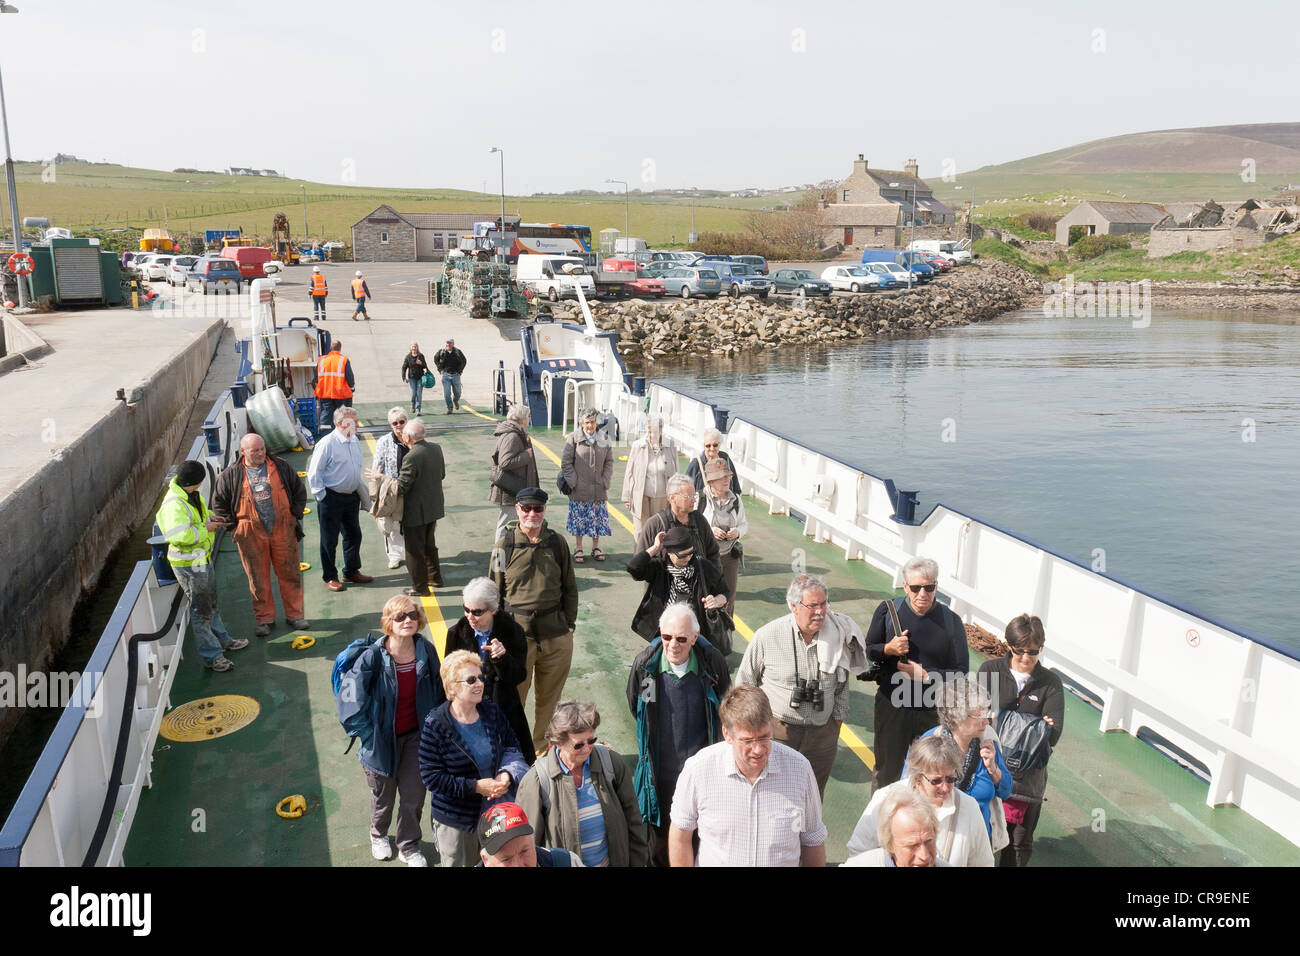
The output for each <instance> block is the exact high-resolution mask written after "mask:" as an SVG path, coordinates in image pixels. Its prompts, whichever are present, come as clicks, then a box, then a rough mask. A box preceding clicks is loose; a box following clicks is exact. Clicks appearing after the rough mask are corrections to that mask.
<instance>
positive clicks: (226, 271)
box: [185, 256, 243, 295]
mask: <svg viewBox="0 0 1300 956" xmlns="http://www.w3.org/2000/svg"><path fill="white" fill-rule="evenodd" d="M242 284H243V276H242V275H240V272H239V265H238V263H236V262H235V260H233V259H220V258H208V257H206V256H205V257H204V258H202V259H199V260H197V261H196V262H195V263H194V265H193V267H191V269H190V271H189V272H187V273H186V274H185V288H186V290H187V291H192V292H202V293H203V294H204V295H207V294H208V293H209V292H212V293H217V292H224V293H226V294H230V293H232V292H233V293H238V292H239V289H240V286H241V285H242Z"/></svg>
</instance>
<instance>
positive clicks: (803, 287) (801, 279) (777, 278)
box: [772, 269, 834, 296]
mask: <svg viewBox="0 0 1300 956" xmlns="http://www.w3.org/2000/svg"><path fill="white" fill-rule="evenodd" d="M833 289H834V287H833V286H832V285H831V284H830V283H829V282H827V281H825V280H824V279H819V278H818V277H817V274H816V273H815V272H813V271H812V270H811V269H778V270H777V271H776V274H775V275H773V276H772V291H773V292H789V293H792V294H794V295H824V296H829V295H830V294H831V292H832V291H833Z"/></svg>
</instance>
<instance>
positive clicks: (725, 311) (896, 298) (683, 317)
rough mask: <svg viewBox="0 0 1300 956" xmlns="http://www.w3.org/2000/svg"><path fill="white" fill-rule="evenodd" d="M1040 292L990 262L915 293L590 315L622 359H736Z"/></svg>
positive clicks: (1025, 278) (902, 328) (972, 316)
mask: <svg viewBox="0 0 1300 956" xmlns="http://www.w3.org/2000/svg"><path fill="white" fill-rule="evenodd" d="M1041 295H1042V283H1041V282H1039V281H1038V280H1037V279H1035V278H1034V277H1033V276H1031V275H1029V273H1027V272H1024V271H1023V270H1021V269H1018V268H1016V267H1015V266H1011V265H1007V264H1006V263H1003V262H998V261H996V260H988V261H981V262H978V263H975V264H973V265H970V266H963V267H962V268H960V269H958V270H956V271H955V272H951V273H949V274H947V275H944V276H940V277H939V278H938V279H936V280H935V281H934V282H933V283H932V284H930V285H929V286H927V287H925V288H923V289H915V290H912V291H910V292H908V291H904V290H899V291H895V292H874V293H859V294H857V295H853V296H839V295H837V296H832V297H831V298H830V299H798V298H792V297H789V296H784V295H782V296H771V297H769V298H768V299H766V300H763V299H758V298H755V297H753V296H742V297H741V298H739V299H736V300H731V299H712V300H707V299H690V300H685V301H683V300H678V299H661V300H657V301H651V300H644V299H633V300H631V301H627V302H612V303H606V302H601V303H597V304H595V305H593V307H592V314H593V317H594V318H595V321H596V325H597V326H598V327H600V328H601V329H602V330H607V331H614V332H618V333H619V349H620V351H622V353H623V354H624V355H625V356H627V357H629V358H631V359H633V360H634V361H635V360H636V359H640V360H641V361H644V362H653V361H654V360H655V359H656V358H659V357H661V356H666V355H699V356H704V355H720V356H731V355H737V354H740V353H743V352H747V351H753V350H758V349H765V348H771V347H774V346H780V345H793V344H807V343H809V342H835V341H852V340H856V339H864V338H871V337H875V336H882V335H900V334H907V333H915V332H926V331H931V330H933V329H941V328H951V327H953V326H959V325H967V324H969V323H971V322H981V321H984V320H987V319H991V318H994V317H995V316H998V315H1001V314H1003V313H1005V312H1010V311H1014V310H1016V309H1020V308H1024V307H1025V306H1026V305H1028V304H1030V303H1031V302H1033V301H1035V300H1037V299H1038V298H1040V297H1041ZM555 315H556V318H557V319H567V320H569V321H573V320H576V319H577V311H576V309H575V308H573V307H570V308H569V309H568V310H566V309H565V308H563V307H562V308H560V309H557V310H555Z"/></svg>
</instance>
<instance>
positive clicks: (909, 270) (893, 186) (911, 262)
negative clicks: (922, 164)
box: [889, 179, 916, 289]
mask: <svg viewBox="0 0 1300 956" xmlns="http://www.w3.org/2000/svg"><path fill="white" fill-rule="evenodd" d="M900 185H902V184H901V183H890V184H889V188H890V189H897V188H898V187H899V186H900ZM903 195H905V196H906V195H907V193H904V194H903ZM911 215H912V240H911V242H910V243H909V244H908V260H907V287H908V288H909V289H910V288H912V268H913V266H914V264H915V260H914V259H913V258H911V257H912V256H914V255H915V254H916V253H915V250H913V249H911V245H912V244H914V243H915V242H916V180H915V179H914V180H912V214H911Z"/></svg>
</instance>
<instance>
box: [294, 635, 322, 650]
mask: <svg viewBox="0 0 1300 956" xmlns="http://www.w3.org/2000/svg"><path fill="white" fill-rule="evenodd" d="M315 643H316V638H314V637H311V636H310V635H307V634H299V635H298V636H297V637H295V638H294V639H293V641H292V642H290V644H289V646H290V647H292V648H293V649H294V650H295V651H305V650H306V649H307V648H309V647H312V646H313V645H314V644H315Z"/></svg>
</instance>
